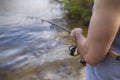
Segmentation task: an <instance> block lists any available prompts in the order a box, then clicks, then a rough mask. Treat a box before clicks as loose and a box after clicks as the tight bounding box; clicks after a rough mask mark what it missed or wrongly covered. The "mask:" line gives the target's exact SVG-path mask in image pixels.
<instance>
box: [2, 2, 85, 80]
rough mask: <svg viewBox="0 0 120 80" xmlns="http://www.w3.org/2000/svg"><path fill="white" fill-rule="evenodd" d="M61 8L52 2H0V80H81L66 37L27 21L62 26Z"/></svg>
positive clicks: (81, 69) (41, 25) (61, 6)
mask: <svg viewBox="0 0 120 80" xmlns="http://www.w3.org/2000/svg"><path fill="white" fill-rule="evenodd" d="M62 9H63V5H62V4H60V3H57V2H55V1H53V0H0V80H84V69H83V68H81V67H80V65H79V60H78V59H79V57H71V56H70V55H69V51H68V47H69V46H70V45H71V44H72V43H73V42H72V41H71V40H70V38H69V34H68V33H67V32H65V31H63V30H60V29H57V28H54V29H52V30H51V29H50V26H51V24H49V23H46V22H42V21H40V20H36V19H31V18H29V17H37V18H42V19H46V20H50V21H53V22H55V23H58V24H60V25H66V24H67V23H66V21H65V20H64V16H65V15H64V12H63V10H62Z"/></svg>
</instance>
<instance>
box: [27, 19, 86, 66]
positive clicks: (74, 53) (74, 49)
mask: <svg viewBox="0 0 120 80" xmlns="http://www.w3.org/2000/svg"><path fill="white" fill-rule="evenodd" d="M27 18H29V19H36V20H41V21H42V22H48V23H49V24H51V26H50V29H54V27H56V28H59V29H62V30H64V31H66V32H68V33H71V30H69V29H67V28H65V27H64V26H61V25H58V24H56V23H54V22H52V21H48V20H44V19H41V18H38V17H27ZM68 50H69V52H70V53H69V55H71V56H78V55H79V52H78V51H77V45H72V46H70V47H69V49H68ZM80 63H81V64H82V66H86V61H85V60H84V59H83V58H82V57H81V58H80Z"/></svg>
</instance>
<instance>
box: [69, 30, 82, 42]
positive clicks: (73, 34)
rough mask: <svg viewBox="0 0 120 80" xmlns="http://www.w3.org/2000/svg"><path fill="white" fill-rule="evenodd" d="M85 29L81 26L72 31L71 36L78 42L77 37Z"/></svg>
mask: <svg viewBox="0 0 120 80" xmlns="http://www.w3.org/2000/svg"><path fill="white" fill-rule="evenodd" d="M82 32H83V30H82V29H81V28H75V29H73V30H72V31H71V34H70V37H71V39H72V40H73V41H75V42H77V38H79V37H80V36H81V35H82Z"/></svg>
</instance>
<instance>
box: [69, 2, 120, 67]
mask: <svg viewBox="0 0 120 80" xmlns="http://www.w3.org/2000/svg"><path fill="white" fill-rule="evenodd" d="M118 3H120V1H119V0H115V1H113V0H95V1H94V4H95V11H94V14H93V15H92V17H91V21H90V25H89V29H88V35H87V37H84V36H83V35H82V33H81V29H80V28H76V29H74V30H72V32H71V38H72V39H73V40H74V41H75V42H76V43H77V47H78V52H80V55H81V56H82V57H83V58H84V59H85V61H86V62H87V63H88V64H90V65H92V66H95V65H97V64H99V63H100V62H102V61H103V60H104V59H105V57H106V55H107V53H108V51H109V49H110V47H111V44H112V42H113V40H114V38H115V36H116V34H117V32H118V29H119V24H120V6H119V4H118Z"/></svg>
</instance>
